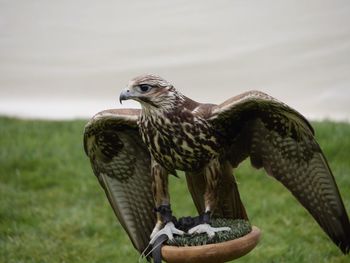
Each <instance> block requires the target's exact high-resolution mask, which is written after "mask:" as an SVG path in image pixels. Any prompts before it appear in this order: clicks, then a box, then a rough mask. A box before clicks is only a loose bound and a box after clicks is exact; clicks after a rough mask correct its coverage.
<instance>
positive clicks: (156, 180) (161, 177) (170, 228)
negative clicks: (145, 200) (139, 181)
mask: <svg viewBox="0 0 350 263" xmlns="http://www.w3.org/2000/svg"><path fill="white" fill-rule="evenodd" d="M152 180H153V181H152V190H153V197H154V201H155V203H156V209H155V210H156V212H157V223H156V225H155V227H154V229H153V231H152V233H151V236H150V238H151V241H150V244H153V243H154V241H155V240H156V239H157V238H158V237H159V236H161V235H163V234H165V235H167V236H168V238H169V240H172V239H173V234H176V235H183V234H184V232H183V231H181V230H178V229H177V228H175V226H174V223H173V222H172V219H173V215H172V211H171V208H170V198H169V191H168V172H167V171H166V169H164V168H163V167H162V166H161V165H159V164H158V163H157V162H156V161H155V160H153V159H152Z"/></svg>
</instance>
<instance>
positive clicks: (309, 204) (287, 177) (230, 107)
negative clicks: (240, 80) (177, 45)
mask: <svg viewBox="0 0 350 263" xmlns="http://www.w3.org/2000/svg"><path fill="white" fill-rule="evenodd" d="M208 121H209V122H210V123H211V124H212V125H213V127H214V128H215V129H216V131H217V132H218V134H219V136H220V137H221V138H222V139H223V140H224V141H225V145H227V146H226V149H225V154H226V156H227V158H228V159H229V160H230V162H231V164H232V165H233V166H237V165H238V164H239V163H240V162H241V161H242V160H244V159H245V158H247V157H248V156H249V157H250V160H251V163H252V165H253V166H254V167H256V168H261V167H263V168H264V169H265V170H266V172H267V173H268V174H269V175H271V176H273V177H275V178H276V179H277V180H279V181H280V182H281V183H282V184H283V185H284V186H285V187H287V188H288V189H289V190H290V191H291V192H292V193H293V195H294V196H295V197H296V198H297V200H299V202H300V203H301V204H302V205H303V206H304V207H305V208H306V209H307V210H308V211H309V212H310V214H311V215H312V216H313V217H314V218H315V219H316V221H317V222H318V224H319V225H320V226H321V227H322V228H323V230H324V231H325V232H326V233H327V234H328V235H329V237H330V238H331V239H332V240H333V242H334V243H335V244H337V245H338V246H339V247H340V249H341V250H342V251H343V252H344V253H348V252H349V250H350V223H349V218H348V215H347V213H346V210H345V208H344V204H343V201H342V199H341V196H340V194H339V190H338V187H337V185H336V183H335V180H334V177H333V174H332V172H331V170H330V168H329V166H328V163H327V160H326V158H325V157H324V155H323V153H322V151H321V149H320V147H319V145H318V143H317V142H316V140H315V138H314V131H313V129H312V127H311V125H310V124H309V122H308V121H307V120H306V119H305V118H304V117H303V116H302V115H301V114H299V113H298V112H296V111H295V110H293V109H291V108H290V107H288V106H287V105H285V104H283V103H281V102H279V101H277V100H276V99H274V98H272V97H270V96H268V95H266V94H264V93H262V92H259V91H251V92H247V93H244V94H242V95H239V96H237V97H234V98H232V99H229V100H228V101H226V102H224V103H222V104H220V105H218V106H214V107H213V109H212V114H211V116H210V117H208Z"/></svg>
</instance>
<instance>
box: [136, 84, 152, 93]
mask: <svg viewBox="0 0 350 263" xmlns="http://www.w3.org/2000/svg"><path fill="white" fill-rule="evenodd" d="M151 88H152V87H151V86H150V85H146V84H141V85H139V89H140V91H142V92H147V91H149V90H150V89H151Z"/></svg>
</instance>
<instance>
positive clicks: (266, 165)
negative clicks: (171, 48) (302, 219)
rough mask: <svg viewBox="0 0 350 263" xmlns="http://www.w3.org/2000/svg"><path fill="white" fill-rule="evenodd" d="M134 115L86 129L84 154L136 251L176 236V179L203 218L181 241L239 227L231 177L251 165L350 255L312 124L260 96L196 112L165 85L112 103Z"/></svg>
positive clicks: (348, 228)
mask: <svg viewBox="0 0 350 263" xmlns="http://www.w3.org/2000/svg"><path fill="white" fill-rule="evenodd" d="M129 99H132V100H135V101H138V102H139V103H140V104H141V110H139V109H115V110H106V111H102V112H100V113H98V114H97V115H95V116H94V117H93V118H92V119H91V120H90V121H89V123H88V124H87V125H86V128H85V134H84V147H85V152H86V154H87V155H88V156H89V158H90V161H91V164H92V169H93V171H94V173H95V175H96V176H97V178H98V180H99V182H100V184H101V186H102V187H103V188H104V190H105V192H106V195H107V198H108V200H109V202H110V204H111V206H112V208H113V210H114V212H115V214H116V216H117V217H118V219H119V221H120V223H121V225H122V226H123V228H124V229H125V230H126V232H127V233H128V235H129V237H130V239H131V241H132V243H133V245H134V247H135V248H136V249H137V250H138V251H140V252H142V251H143V250H144V249H145V248H146V246H147V245H148V244H149V243H152V242H153V241H154V240H155V239H156V238H157V237H158V236H160V235H161V234H166V235H167V236H168V237H169V238H170V239H171V238H173V234H178V235H182V234H183V231H181V230H178V229H176V228H175V226H174V224H173V222H172V212H171V207H170V197H169V192H168V175H169V174H173V175H176V170H182V171H184V173H185V175H186V181H187V185H188V189H189V191H190V193H191V196H192V199H193V202H194V204H195V206H196V208H197V210H198V213H199V214H200V215H202V216H201V218H202V222H201V224H199V225H197V226H195V227H194V228H192V229H190V230H189V233H203V232H204V233H207V234H208V235H209V236H213V235H215V232H217V231H227V229H226V228H219V229H217V228H213V227H211V226H210V218H211V217H222V218H233V219H236V218H242V219H247V214H246V211H245V208H244V206H243V204H242V201H241V198H240V195H239V192H238V188H237V184H236V181H235V178H234V176H233V174H232V169H233V168H235V167H237V166H238V164H239V163H240V162H242V161H243V160H244V159H246V158H248V157H249V158H250V162H251V164H252V166H253V167H255V168H257V169H259V168H263V169H264V170H265V171H266V172H267V173H268V174H269V175H271V176H273V177H274V178H276V179H277V180H278V181H280V182H281V183H282V184H283V185H284V186H285V187H286V188H287V189H288V190H289V191H290V192H291V193H292V194H293V195H294V196H295V198H296V199H297V200H298V201H299V202H300V203H301V204H302V205H303V206H304V207H305V208H306V209H307V211H308V212H309V213H310V214H311V215H312V216H313V217H314V219H315V220H316V221H317V223H318V224H319V225H320V226H321V228H322V229H323V230H324V231H325V232H326V234H327V235H328V236H329V237H330V238H331V240H333V242H334V243H335V244H336V245H337V246H338V247H339V248H340V249H341V251H342V252H343V253H349V250H350V223H349V218H348V215H347V213H346V210H345V208H344V204H343V201H342V199H341V196H340V193H339V190H338V187H337V185H336V182H335V179H334V177H333V174H332V172H331V170H330V168H329V165H328V163H327V160H326V158H325V156H324V154H323V153H322V150H321V149H320V146H319V145H318V143H317V142H316V140H315V138H314V130H313V128H312V127H311V125H310V123H309V122H308V121H307V120H306V119H305V118H304V117H303V116H302V115H301V114H300V113H298V112H297V111H295V110H294V109H292V108H290V107H289V106H287V105H286V104H284V103H282V102H280V101H278V100H276V99H274V98H272V97H271V96H269V95H267V94H265V93H262V92H260V91H249V92H246V93H243V94H241V95H238V96H236V97H233V98H230V99H228V100H226V101H225V102H223V103H222V104H219V105H214V104H201V103H198V102H195V101H193V100H191V99H189V98H187V97H185V96H184V95H183V94H181V93H180V92H179V91H177V90H176V89H175V88H174V86H173V85H172V84H171V83H170V82H168V81H166V80H164V79H163V78H161V77H159V76H157V75H153V74H146V75H141V76H138V77H136V78H134V79H132V80H131V81H130V82H129V83H128V85H127V87H126V88H125V89H124V90H123V91H122V92H121V94H120V101H123V100H129Z"/></svg>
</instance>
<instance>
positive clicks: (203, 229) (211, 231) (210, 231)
mask: <svg viewBox="0 0 350 263" xmlns="http://www.w3.org/2000/svg"><path fill="white" fill-rule="evenodd" d="M221 231H231V228H229V227H212V226H210V225H209V224H206V223H205V224H200V225H198V226H195V227H192V228H191V229H190V230H188V233H189V234H191V235H192V234H201V233H206V234H207V235H208V237H209V238H212V237H214V236H215V233H216V232H221Z"/></svg>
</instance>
